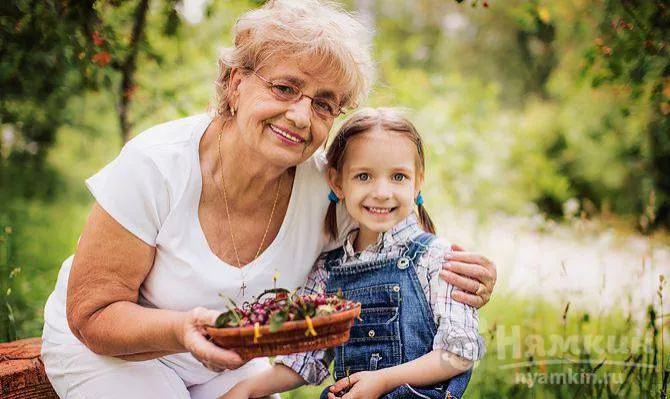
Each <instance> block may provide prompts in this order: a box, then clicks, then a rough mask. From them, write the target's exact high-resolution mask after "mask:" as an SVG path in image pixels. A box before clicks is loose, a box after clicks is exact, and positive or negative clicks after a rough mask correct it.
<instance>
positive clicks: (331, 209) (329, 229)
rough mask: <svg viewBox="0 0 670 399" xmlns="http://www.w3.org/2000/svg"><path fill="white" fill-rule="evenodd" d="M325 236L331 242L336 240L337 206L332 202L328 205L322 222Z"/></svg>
mask: <svg viewBox="0 0 670 399" xmlns="http://www.w3.org/2000/svg"><path fill="white" fill-rule="evenodd" d="M324 224H325V226H324V229H325V232H326V236H327V237H328V238H330V239H331V240H337V235H338V234H339V233H338V231H337V204H336V203H335V202H333V201H330V202H329V203H328V211H327V212H326V220H325V222H324Z"/></svg>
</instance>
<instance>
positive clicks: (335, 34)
mask: <svg viewBox="0 0 670 399" xmlns="http://www.w3.org/2000/svg"><path fill="white" fill-rule="evenodd" d="M233 38H234V45H233V47H231V48H227V49H224V50H223V51H222V53H221V55H220V57H219V59H218V64H219V74H218V77H217V79H216V104H215V109H214V112H215V113H216V115H219V116H223V117H224V118H226V119H229V118H231V117H232V115H231V114H230V107H229V104H228V94H229V93H228V84H229V81H230V71H231V69H232V68H240V69H251V70H257V69H258V68H260V67H261V66H263V63H264V62H265V61H267V60H268V58H270V57H272V56H275V55H279V56H282V55H285V56H291V57H305V58H308V57H312V58H313V59H315V60H316V63H314V64H312V65H310V66H311V67H313V68H314V69H315V70H320V71H329V72H330V71H332V72H333V73H334V75H335V78H336V79H337V82H343V84H344V85H345V87H344V88H345V96H344V97H343V99H342V103H341V104H340V105H341V106H342V107H343V108H350V109H351V108H356V107H357V106H358V104H360V103H361V102H362V101H363V100H364V99H365V98H366V97H367V95H368V92H369V90H370V86H371V84H372V81H373V79H374V64H373V61H372V54H371V39H372V31H371V29H369V28H366V27H365V26H363V24H361V23H360V22H359V21H358V20H357V19H356V18H354V16H353V15H352V14H350V13H348V12H346V11H345V10H344V9H342V8H341V6H339V5H337V4H336V3H334V2H330V1H328V0H269V1H267V2H266V4H265V5H264V6H263V7H261V8H259V9H255V10H251V11H248V12H247V13H245V14H243V15H242V16H241V17H240V18H239V19H238V20H237V22H236V23H235V26H234V27H233Z"/></svg>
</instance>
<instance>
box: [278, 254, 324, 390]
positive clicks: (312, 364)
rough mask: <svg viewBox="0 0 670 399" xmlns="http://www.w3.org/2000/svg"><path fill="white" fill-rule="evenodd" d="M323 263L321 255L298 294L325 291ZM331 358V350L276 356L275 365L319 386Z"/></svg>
mask: <svg viewBox="0 0 670 399" xmlns="http://www.w3.org/2000/svg"><path fill="white" fill-rule="evenodd" d="M325 262H326V258H325V254H322V255H321V256H320V257H319V259H318V260H317V261H316V263H315V264H314V267H313V268H312V271H311V272H310V274H309V276H307V282H306V283H305V286H304V287H302V288H301V289H300V294H302V295H311V294H321V293H323V292H325V291H326V281H327V280H328V272H327V271H326V268H325ZM333 358H334V353H333V351H332V350H317V351H310V352H302V353H293V354H290V355H285V356H277V357H276V358H275V363H276V364H283V365H284V366H287V367H289V368H291V369H292V370H293V371H295V372H296V373H298V374H300V376H301V377H302V378H303V379H304V380H305V381H306V382H307V383H308V384H310V385H320V384H321V383H323V381H325V380H326V378H328V377H329V376H330V371H329V370H328V365H329V364H330V362H332V361H333Z"/></svg>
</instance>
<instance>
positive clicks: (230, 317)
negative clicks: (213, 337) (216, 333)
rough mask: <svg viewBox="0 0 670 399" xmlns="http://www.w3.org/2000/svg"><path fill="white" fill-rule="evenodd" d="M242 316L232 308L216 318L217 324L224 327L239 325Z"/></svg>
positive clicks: (218, 326)
mask: <svg viewBox="0 0 670 399" xmlns="http://www.w3.org/2000/svg"><path fill="white" fill-rule="evenodd" d="M240 320H242V319H241V317H240V315H239V314H238V313H237V311H235V310H234V309H231V310H229V311H227V312H223V313H221V314H220V315H219V317H217V318H216V324H215V326H216V327H217V328H223V327H233V326H234V327H237V326H239V325H240Z"/></svg>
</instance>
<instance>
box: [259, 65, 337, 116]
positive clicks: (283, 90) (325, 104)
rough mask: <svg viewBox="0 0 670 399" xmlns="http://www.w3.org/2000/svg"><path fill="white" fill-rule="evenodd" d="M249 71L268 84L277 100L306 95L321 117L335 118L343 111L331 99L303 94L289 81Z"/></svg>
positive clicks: (296, 98)
mask: <svg viewBox="0 0 670 399" xmlns="http://www.w3.org/2000/svg"><path fill="white" fill-rule="evenodd" d="M251 72H253V73H254V75H256V77H258V79H260V80H262V81H263V82H265V84H266V85H267V86H268V88H269V89H270V91H271V92H272V94H274V96H275V97H276V98H277V100H279V101H292V102H298V101H300V100H301V99H302V98H303V97H307V98H309V99H310V100H312V101H311V106H312V110H313V111H314V113H315V114H317V115H318V116H319V117H320V118H322V119H332V118H337V117H338V116H339V115H340V114H342V113H343V111H342V107H340V106H339V105H338V104H336V103H335V102H333V101H330V100H328V99H325V98H319V97H316V98H315V97H310V96H308V95H305V94H304V93H303V92H302V90H300V89H299V88H298V87H296V86H294V85H292V84H290V83H287V82H282V81H271V80H268V79H266V78H264V77H262V76H261V75H259V74H258V72H256V71H254V70H251Z"/></svg>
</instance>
